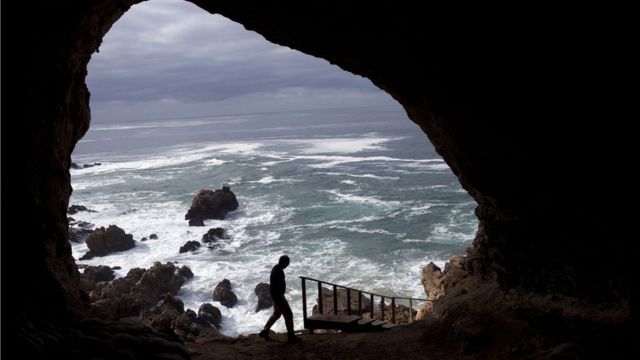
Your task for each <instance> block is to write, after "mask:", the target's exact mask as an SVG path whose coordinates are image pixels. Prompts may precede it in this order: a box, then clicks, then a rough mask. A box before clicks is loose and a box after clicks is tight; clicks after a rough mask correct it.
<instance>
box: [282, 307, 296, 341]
mask: <svg viewBox="0 0 640 360" xmlns="http://www.w3.org/2000/svg"><path fill="white" fill-rule="evenodd" d="M282 316H284V323H285V325H286V326H287V333H288V334H289V336H290V337H291V336H295V334H294V332H293V313H292V312H291V307H290V306H289V303H288V302H287V300H284V303H283V304H282Z"/></svg>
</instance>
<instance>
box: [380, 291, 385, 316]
mask: <svg viewBox="0 0 640 360" xmlns="http://www.w3.org/2000/svg"><path fill="white" fill-rule="evenodd" d="M381 298H382V299H380V318H381V320H382V321H384V296H381Z"/></svg>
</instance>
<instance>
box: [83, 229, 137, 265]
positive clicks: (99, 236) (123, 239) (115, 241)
mask: <svg viewBox="0 0 640 360" xmlns="http://www.w3.org/2000/svg"><path fill="white" fill-rule="evenodd" d="M86 242H87V246H88V247H89V252H88V253H87V254H85V256H83V258H91V257H93V256H105V255H109V254H111V253H112V252H116V251H125V250H129V249H132V248H133V247H134V246H136V243H135V241H134V240H133V235H131V234H127V233H125V232H124V230H122V229H121V228H119V227H117V226H116V225H109V227H108V228H107V229H105V228H104V227H99V228H97V229H95V230H94V231H93V233H92V234H91V235H89V236H87V239H86ZM81 259H82V258H81Z"/></svg>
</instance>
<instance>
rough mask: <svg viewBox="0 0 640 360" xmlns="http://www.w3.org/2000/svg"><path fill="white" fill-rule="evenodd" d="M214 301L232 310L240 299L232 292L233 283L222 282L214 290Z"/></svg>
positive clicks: (225, 280)
mask: <svg viewBox="0 0 640 360" xmlns="http://www.w3.org/2000/svg"><path fill="white" fill-rule="evenodd" d="M213 301H219V302H220V303H221V304H222V305H224V306H226V307H228V308H231V307H233V306H234V305H235V304H236V303H237V302H238V297H237V296H236V294H234V293H233V291H231V282H230V281H229V280H227V279H224V280H222V281H221V282H220V283H218V285H216V288H215V289H214V290H213Z"/></svg>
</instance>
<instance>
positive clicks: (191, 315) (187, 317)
mask: <svg viewBox="0 0 640 360" xmlns="http://www.w3.org/2000/svg"><path fill="white" fill-rule="evenodd" d="M197 317H198V315H196V313H195V312H194V311H193V310H191V309H188V310H187V311H185V312H184V313H183V314H181V315H180V316H178V317H177V318H176V319H175V320H174V321H173V323H172V327H173V329H174V331H176V333H177V330H179V331H183V332H184V333H186V334H189V333H192V334H194V335H196V336H197V335H198V334H199V333H200V332H199V329H198V328H197V327H192V325H193V323H194V322H195V321H196V318H197Z"/></svg>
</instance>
